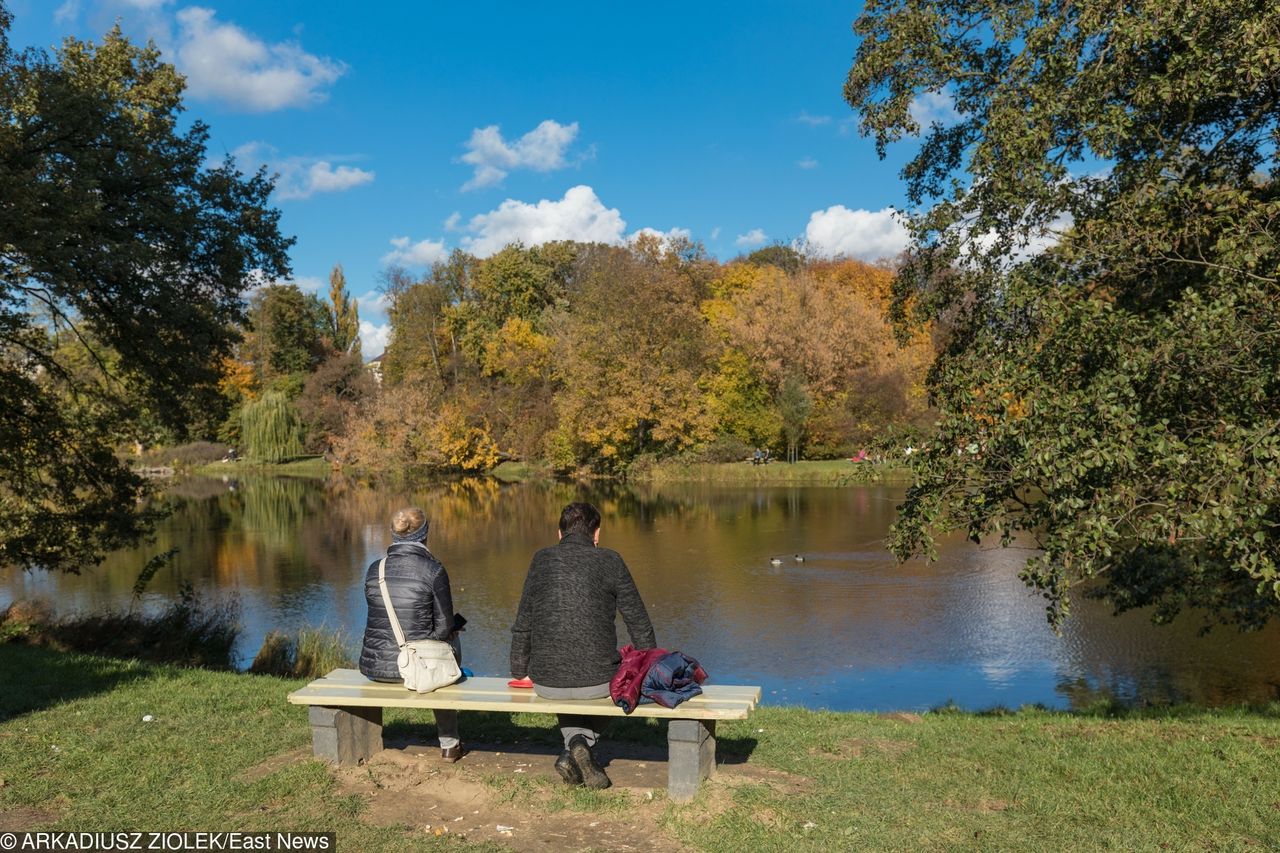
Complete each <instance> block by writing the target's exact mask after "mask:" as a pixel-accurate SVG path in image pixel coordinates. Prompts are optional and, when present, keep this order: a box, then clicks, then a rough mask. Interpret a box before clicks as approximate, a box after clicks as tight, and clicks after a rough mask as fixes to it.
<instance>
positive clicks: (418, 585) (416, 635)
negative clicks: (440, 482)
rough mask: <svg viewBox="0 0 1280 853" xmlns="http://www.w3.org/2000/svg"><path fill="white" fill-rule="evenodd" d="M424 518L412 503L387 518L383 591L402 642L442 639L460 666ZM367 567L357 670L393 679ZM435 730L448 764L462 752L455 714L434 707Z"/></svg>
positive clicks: (372, 573) (391, 651)
mask: <svg viewBox="0 0 1280 853" xmlns="http://www.w3.org/2000/svg"><path fill="white" fill-rule="evenodd" d="M427 526H428V525H427V517H426V515H425V514H424V513H423V512H422V510H420V509H418V508H417V507H409V508H406V509H402V510H399V511H398V512H396V514H395V515H394V516H392V518H391V547H390V548H388V549H387V565H386V569H385V573H386V578H387V592H388V593H389V595H390V596H391V605H392V606H393V607H394V608H395V611H396V617H397V618H398V619H399V620H400V630H401V631H403V632H404V637H405V640H406V641H412V640H444V641H446V642H448V643H449V645H451V646H453V654H454V657H455V658H457V659H458V664H459V665H461V664H462V645H461V643H460V642H459V639H458V635H459V632H460V629H455V626H454V618H455V616H456V614H455V613H454V612H453V593H452V591H451V590H450V589H449V575H448V574H447V573H446V572H445V570H444V566H442V565H441V564H440V561H439V560H437V559H436V558H435V555H434V554H432V553H431V552H430V551H428V550H427V544H426V543H427ZM379 562H381V561H380V560H374V561H373V563H371V564H370V565H369V570H368V572H366V573H365V578H364V597H365V600H366V601H367V602H368V603H369V621H368V623H366V625H365V629H364V644H363V646H362V647H361V649H360V671H361V672H362V673H364V675H365V677H367V678H371V679H373V680H374V681H387V682H399V681H401V678H400V668H399V666H398V665H397V664H396V658H397V657H399V654H400V647H399V646H398V645H396V635H395V632H394V631H393V630H392V628H391V621H390V619H388V617H387V607H386V604H384V603H383V599H382V588H381V587H380V586H379V584H378V563H379ZM434 713H435V716H436V729H437V730H438V732H439V734H440V758H441V759H442V760H443V761H446V762H449V763H450V764H452V763H453V762H455V761H457V760H458V759H459V758H461V757H462V755H463V752H464V750H463V748H462V742H461V741H460V740H459V737H458V712H457V711H445V710H437V711H435V712H434Z"/></svg>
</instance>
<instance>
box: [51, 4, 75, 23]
mask: <svg viewBox="0 0 1280 853" xmlns="http://www.w3.org/2000/svg"><path fill="white" fill-rule="evenodd" d="M78 17H80V0H67V2H65V3H63V4H62V5H61V6H59V7H58V8H57V9H55V10H54V11H53V22H54V23H55V24H66V23H69V22H71V21H74V20H75V19H76V18H78Z"/></svg>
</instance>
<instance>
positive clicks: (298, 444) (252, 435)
mask: <svg viewBox="0 0 1280 853" xmlns="http://www.w3.org/2000/svg"><path fill="white" fill-rule="evenodd" d="M240 435H241V439H242V440H243V441H244V447H245V453H246V455H247V456H248V457H249V459H251V460H253V461H255V462H284V461H286V460H288V459H293V458H294V457H297V456H301V455H302V427H301V425H299V423H298V418H297V415H295V414H294V411H293V406H292V405H291V404H290V403H289V400H288V398H286V397H285V395H283V394H281V393H279V392H277V391H271V392H268V393H266V394H263V395H262V396H261V397H260V398H258V399H257V400H254V401H253V402H252V403H249V404H248V405H246V406H245V407H244V411H242V412H241V413H240Z"/></svg>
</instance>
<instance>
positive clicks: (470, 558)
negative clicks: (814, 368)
mask: <svg viewBox="0 0 1280 853" xmlns="http://www.w3.org/2000/svg"><path fill="white" fill-rule="evenodd" d="M902 495H903V490H902V488H901V487H893V486H852V487H841V488H820V487H814V488H794V487H764V488H743V487H714V486H710V485H703V484H694V485H675V486H667V485H664V486H662V487H660V488H648V487H638V488H630V487H625V486H599V487H597V486H592V487H582V486H577V485H568V484H532V483H526V484H506V485H504V484H500V483H498V482H497V481H495V480H489V479H481V480H465V481H460V482H453V483H448V484H440V485H432V486H423V487H420V488H417V489H404V490H396V489H390V488H386V487H373V486H369V485H362V484H358V483H350V482H341V481H333V482H329V483H324V482H321V481H318V480H306V479H291V478H250V477H246V478H241V479H225V480H223V479H211V478H191V479H187V480H183V481H179V482H177V483H175V484H173V486H172V488H171V489H170V490H169V492H168V493H167V494H166V495H165V496H164V498H163V500H166V501H168V502H171V503H172V505H173V513H172V515H171V516H170V517H169V518H168V519H167V520H166V521H165V522H164V523H163V524H162V526H161V528H160V530H159V535H158V537H157V541H156V542H155V543H154V544H153V545H151V546H148V547H144V548H139V549H133V550H129V551H122V552H119V553H116V554H113V555H111V557H110V558H109V559H108V560H107V561H106V563H104V564H103V565H102V566H100V567H98V568H96V569H90V570H86V571H85V572H84V573H83V574H82V575H80V576H70V575H67V576H64V575H52V574H48V573H43V572H39V573H29V572H22V571H17V570H7V571H5V572H4V573H3V574H0V607H3V606H5V605H7V604H8V602H9V601H11V600H13V599H16V598H29V597H44V598H47V599H49V600H50V601H52V602H53V603H54V604H55V606H56V608H57V610H58V612H59V614H66V613H71V612H75V611H91V610H95V609H99V608H103V607H114V608H119V609H124V608H127V607H129V606H130V601H131V597H132V592H131V590H132V587H133V583H134V580H135V578H136V577H137V573H138V570H139V568H140V567H141V566H142V565H143V563H145V562H146V560H147V558H148V557H150V556H151V555H153V554H156V553H159V552H162V551H165V550H168V549H170V548H176V549H177V552H176V554H175V556H174V558H173V560H172V563H171V565H170V566H169V567H167V568H165V569H163V570H161V572H160V573H159V574H158V575H157V576H156V577H155V579H154V580H153V581H152V582H151V584H150V586H149V587H148V589H147V592H146V593H145V594H144V596H143V598H142V600H141V602H140V605H139V606H142V607H144V608H158V607H162V606H164V605H165V604H167V603H169V602H171V601H173V600H174V598H175V596H176V594H177V591H178V589H179V588H180V586H181V585H182V584H184V583H189V584H191V585H192V586H193V587H194V588H195V589H196V590H197V592H198V593H199V594H200V596H201V597H202V598H204V599H206V600H211V599H219V598H221V599H228V598H230V599H234V600H235V601H236V602H238V606H239V608H240V614H241V624H242V633H241V638H240V641H239V643H238V646H237V655H238V657H239V663H240V665H241V666H247V665H248V662H249V661H250V660H252V658H253V655H254V653H255V652H256V651H257V649H258V647H259V646H260V645H261V642H262V639H263V637H264V636H265V634H266V633H267V632H268V631H269V630H272V629H280V630H284V631H294V630H296V629H298V628H299V627H303V626H308V625H311V626H324V627H327V628H331V629H335V630H341V631H343V632H344V633H345V636H346V637H347V639H348V641H349V644H350V646H351V647H352V649H353V650H355V649H356V648H357V647H358V643H359V638H360V634H361V632H362V631H363V628H364V620H365V614H366V607H365V602H364V597H363V591H362V583H361V581H362V578H363V575H364V571H365V568H366V567H367V566H368V564H369V563H370V562H371V561H373V560H375V559H377V558H378V557H379V556H381V554H382V552H383V549H384V548H385V547H386V545H387V544H389V542H390V534H389V531H388V529H387V520H388V519H389V517H390V515H391V513H392V512H393V511H394V510H395V509H397V508H399V507H400V506H403V505H408V504H416V505H419V506H421V507H422V508H423V509H424V510H426V512H427V516H428V518H429V519H430V523H431V532H430V538H429V540H428V545H429V546H430V548H431V550H432V551H433V552H434V553H435V554H436V555H437V557H439V559H440V560H441V561H442V562H443V563H444V564H445V566H446V567H447V569H448V571H449V575H450V578H451V579H452V584H453V589H454V601H455V605H456V608H457V609H458V611H460V612H461V613H463V614H464V615H465V616H466V617H467V619H468V620H469V621H468V627H467V631H466V632H465V633H464V635H463V647H464V658H465V664H466V665H467V666H468V667H470V668H471V669H473V670H474V671H475V672H476V673H477V674H483V675H505V674H506V673H507V653H508V648H509V642H510V634H509V631H510V626H511V621H512V619H513V617H514V613H515V608H516V604H517V602H518V600H519V596H520V590H521V586H522V584H523V582H524V576H525V572H526V570H527V568H528V565H529V558H530V557H531V556H532V554H533V552H534V551H535V550H537V549H538V548H541V547H543V546H545V545H549V544H552V543H554V542H555V541H556V529H555V528H556V522H557V520H558V518H559V511H560V508H561V507H562V506H563V505H564V504H565V503H567V502H569V501H572V500H590V501H592V502H593V503H595V504H596V505H597V506H598V507H599V508H600V509H601V512H602V513H603V516H604V523H603V525H602V528H601V536H600V542H601V545H603V546H606V547H609V548H613V549H615V550H617V551H619V552H620V553H621V554H622V555H623V557H624V558H625V559H626V561H627V563H628V565H629V566H630V568H631V572H632V574H633V575H634V577H635V579H636V584H637V586H638V587H639V589H640V593H641V595H642V596H643V597H644V599H645V602H646V604H647V605H648V608H649V614H650V617H651V618H652V620H653V623H654V627H655V629H656V631H657V636H658V642H659V644H660V645H662V646H664V647H666V648H671V649H680V650H682V651H685V652H686V653H688V654H690V655H692V656H694V657H696V658H698V659H699V660H700V661H701V662H702V664H703V665H704V667H705V668H706V669H707V670H708V671H709V672H710V673H711V676H712V679H713V680H714V681H719V682H721V683H750V684H761V685H763V686H764V698H765V701H766V702H768V703H771V704H793V705H804V706H807V707H812V708H831V709H836V710H891V709H909V710H924V709H928V708H932V707H936V706H938V705H942V704H945V703H947V702H954V703H955V704H957V705H960V706H962V707H965V708H972V709H981V708H989V707H993V706H997V705H1003V706H1007V707H1017V706H1019V705H1023V704H1029V703H1040V704H1043V705H1046V706H1051V707H1058V708H1064V707H1073V706H1079V705H1082V704H1089V703H1092V702H1095V701H1097V700H1098V699H1100V698H1117V699H1120V700H1122V701H1125V702H1139V703H1142V702H1150V703H1161V702H1168V701H1181V700H1187V701H1193V702H1199V703H1205V704H1212V705H1216V704H1226V703H1235V702H1241V701H1264V700H1274V699H1277V698H1280V626H1275V625H1273V626H1271V627H1269V628H1268V629H1267V630H1265V631H1262V632H1259V633H1253V634H1240V633H1238V632H1236V631H1235V630H1234V629H1232V628H1217V629H1215V630H1214V631H1213V632H1211V633H1210V634H1209V635H1208V636H1200V635H1199V631H1198V629H1199V627H1200V621H1199V620H1198V618H1197V617H1195V616H1184V617H1182V618H1180V619H1179V620H1178V621H1177V622H1176V623H1175V624H1174V625H1172V626H1167V627H1157V626H1153V625H1151V624H1150V623H1149V622H1148V620H1147V617H1146V615H1145V614H1141V613H1130V614H1126V615H1124V616H1122V617H1115V616H1113V615H1112V614H1111V611H1110V608H1108V607H1107V606H1106V605H1104V604H1102V603H1099V602H1094V601H1077V602H1075V604H1074V608H1073V615H1072V616H1071V618H1070V619H1069V620H1068V623H1067V624H1066V625H1065V626H1064V628H1063V633H1062V635H1061V636H1057V635H1055V634H1054V633H1053V632H1052V631H1051V630H1050V629H1049V627H1048V626H1047V624H1046V623H1045V618H1044V607H1043V601H1042V600H1041V599H1040V598H1039V597H1037V596H1036V595H1034V594H1033V593H1032V592H1031V591H1029V590H1028V589H1027V588H1026V587H1024V586H1023V584H1022V583H1021V582H1020V581H1019V580H1018V579H1017V572H1018V569H1019V567H1020V565H1021V563H1022V561H1023V560H1025V558H1026V557H1027V555H1028V552H1027V551H1025V550H1001V549H999V548H995V547H992V548H983V547H978V546H975V545H972V544H970V543H968V542H966V541H964V540H962V539H952V540H947V541H944V542H942V543H940V548H939V553H940V559H939V560H938V561H937V562H936V563H932V564H926V563H923V562H911V563H907V564H904V565H898V564H897V563H896V562H895V561H894V559H893V557H892V556H891V555H890V554H888V553H887V552H886V551H885V549H884V545H883V540H884V537H885V535H886V532H887V530H888V527H889V524H890V523H891V522H892V520H893V516H894V509H895V506H896V505H897V503H898V502H899V501H900V500H901V499H902ZM796 555H800V556H802V557H803V562H797V561H796V559H795V556H796ZM772 558H779V559H781V564H780V565H774V564H773V563H772V562H771V560H772ZM620 636H621V637H623V638H625V632H624V633H622V634H620Z"/></svg>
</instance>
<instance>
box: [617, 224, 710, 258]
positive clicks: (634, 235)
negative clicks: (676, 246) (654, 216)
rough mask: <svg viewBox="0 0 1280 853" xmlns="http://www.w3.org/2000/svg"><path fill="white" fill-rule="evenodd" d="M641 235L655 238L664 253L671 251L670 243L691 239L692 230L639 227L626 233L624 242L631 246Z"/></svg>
mask: <svg viewBox="0 0 1280 853" xmlns="http://www.w3.org/2000/svg"><path fill="white" fill-rule="evenodd" d="M641 237H653V238H654V239H656V240H657V241H658V246H659V247H660V248H661V250H662V253H663V254H666V253H667V252H670V251H671V244H672V243H674V242H675V241H677V240H679V241H681V242H688V241H692V240H693V232H692V231H690V230H689V229H688V228H672V229H670V230H669V231H659V230H658V229H657V228H641V229H639V230H638V231H632V232H631V233H630V234H628V235H627V237H626V240H625V241H624V242H626V244H627V245H628V246H633V245H635V242H636V241H637V240H638V239H640V238H641Z"/></svg>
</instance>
